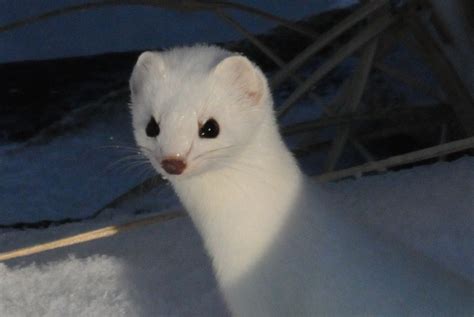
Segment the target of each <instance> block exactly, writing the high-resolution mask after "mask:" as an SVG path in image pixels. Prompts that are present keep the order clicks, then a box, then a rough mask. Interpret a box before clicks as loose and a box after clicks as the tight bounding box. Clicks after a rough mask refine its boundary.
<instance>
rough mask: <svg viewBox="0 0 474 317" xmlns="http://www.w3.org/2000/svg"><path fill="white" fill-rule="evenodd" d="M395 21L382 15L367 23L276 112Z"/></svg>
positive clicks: (289, 104)
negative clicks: (369, 23) (367, 24)
mask: <svg viewBox="0 0 474 317" xmlns="http://www.w3.org/2000/svg"><path fill="white" fill-rule="evenodd" d="M395 21H396V18H395V17H394V16H384V17H381V18H378V19H377V20H376V21H375V22H374V23H373V24H371V25H369V26H368V27H367V28H366V29H364V30H363V31H362V32H360V34H358V35H357V36H356V37H354V38H353V39H352V40H350V41H349V42H348V43H347V44H345V45H344V46H343V47H341V48H340V49H339V50H338V51H337V52H336V53H335V54H334V55H333V56H332V57H331V58H330V59H328V60H327V61H326V62H325V63H324V64H323V65H321V66H320V67H319V68H318V69H317V70H316V71H314V72H313V73H312V74H311V75H310V76H309V77H308V78H307V79H306V81H305V82H304V83H303V84H302V85H300V86H298V87H297V88H296V89H295V91H294V92H293V93H292V94H291V95H290V96H289V97H288V98H287V99H286V100H285V101H284V102H283V104H282V105H281V106H280V107H278V109H277V113H278V114H279V115H281V113H284V112H286V111H288V109H289V108H290V107H291V105H292V104H293V103H295V102H297V101H298V100H300V98H302V97H303V96H304V95H305V94H306V92H307V91H308V90H309V89H311V87H313V86H314V85H315V84H316V83H317V82H318V81H319V80H320V79H321V78H323V77H324V76H325V75H326V74H328V73H329V72H330V71H331V70H333V69H334V68H335V67H336V66H337V65H339V64H340V63H341V62H342V61H343V60H344V59H346V58H347V57H349V56H350V55H351V54H353V53H354V52H355V51H356V50H357V49H359V48H360V47H361V46H362V45H364V44H365V43H367V42H368V41H370V40H371V39H372V38H374V37H375V36H377V35H378V34H379V33H381V32H383V31H384V30H385V29H386V28H387V27H388V26H390V25H391V24H392V23H394V22H395Z"/></svg>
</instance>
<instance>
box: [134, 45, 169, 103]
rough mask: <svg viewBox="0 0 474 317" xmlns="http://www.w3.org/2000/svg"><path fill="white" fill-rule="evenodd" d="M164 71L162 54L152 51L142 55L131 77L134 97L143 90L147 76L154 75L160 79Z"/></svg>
mask: <svg viewBox="0 0 474 317" xmlns="http://www.w3.org/2000/svg"><path fill="white" fill-rule="evenodd" d="M163 71H164V67H163V59H162V58H161V54H160V53H158V52H151V51H147V52H143V53H141V54H140V56H139V57H138V60H137V62H136V64H135V67H134V68H133V72H132V76H131V77H130V91H131V92H132V95H136V94H137V93H138V91H139V90H140V89H141V87H142V85H143V82H144V79H145V75H147V74H152V75H153V76H154V77H159V76H161V75H162V74H163Z"/></svg>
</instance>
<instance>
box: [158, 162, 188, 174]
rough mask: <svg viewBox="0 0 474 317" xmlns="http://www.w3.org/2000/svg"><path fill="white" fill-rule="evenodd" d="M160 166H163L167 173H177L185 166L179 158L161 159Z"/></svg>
mask: <svg viewBox="0 0 474 317" xmlns="http://www.w3.org/2000/svg"><path fill="white" fill-rule="evenodd" d="M161 167H163V169H164V170H165V171H166V172H167V173H168V174H172V175H179V174H181V173H182V172H183V171H184V169H185V168H186V163H185V162H184V161H183V160H180V159H164V160H163V161H161Z"/></svg>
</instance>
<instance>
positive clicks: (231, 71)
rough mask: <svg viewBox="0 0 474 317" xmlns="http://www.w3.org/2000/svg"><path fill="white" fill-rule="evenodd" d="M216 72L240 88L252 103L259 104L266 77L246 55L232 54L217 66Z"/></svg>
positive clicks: (220, 78)
mask: <svg viewBox="0 0 474 317" xmlns="http://www.w3.org/2000/svg"><path fill="white" fill-rule="evenodd" d="M214 74H215V75H216V76H217V77H218V79H219V80H223V81H226V82H227V83H229V85H231V87H235V88H236V89H238V90H240V92H241V93H242V94H243V95H244V97H245V98H247V99H248V100H249V101H250V102H251V103H252V104H258V103H259V102H260V101H261V99H262V96H263V94H264V89H265V82H264V81H265V79H264V77H263V75H262V73H261V72H260V70H259V69H258V68H257V67H256V66H255V65H253V64H252V62H250V61H249V60H248V59H247V58H246V57H244V56H239V55H235V56H230V57H227V58H226V59H224V60H222V61H221V62H220V63H219V64H217V66H216V67H215V70H214Z"/></svg>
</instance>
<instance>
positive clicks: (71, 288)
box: [0, 157, 474, 316]
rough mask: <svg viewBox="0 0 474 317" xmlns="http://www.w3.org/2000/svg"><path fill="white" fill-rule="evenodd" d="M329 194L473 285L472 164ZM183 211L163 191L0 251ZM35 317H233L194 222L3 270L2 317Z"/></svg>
mask: <svg viewBox="0 0 474 317" xmlns="http://www.w3.org/2000/svg"><path fill="white" fill-rule="evenodd" d="M324 188H325V190H326V191H328V192H329V193H330V194H331V195H333V198H334V200H333V201H334V202H335V203H337V204H338V205H339V208H343V209H344V210H345V211H346V212H348V213H349V212H350V213H353V214H355V215H358V216H359V217H360V219H362V220H363V222H366V223H369V224H370V225H373V226H375V227H376V228H377V229H378V230H379V231H380V232H383V233H384V234H385V235H388V236H389V237H394V238H396V239H398V240H400V241H402V242H403V243H405V244H406V245H408V246H410V247H412V248H414V249H416V250H418V251H420V252H421V253H423V254H425V255H428V256H429V257H431V258H432V259H434V260H435V261H437V262H438V263H441V264H442V265H443V266H444V267H445V268H447V269H448V270H451V271H452V272H454V273H456V274H459V275H462V276H464V278H466V279H468V280H471V281H473V282H474V254H473V253H472V250H473V249H474V229H473V226H472V225H473V223H474V221H473V220H474V219H473V215H474V212H473V211H474V210H473V208H474V207H473V206H474V158H471V157H465V158H462V159H459V160H457V161H454V162H449V163H446V162H444V163H437V164H434V165H430V166H421V167H416V168H412V169H407V170H403V171H399V172H390V173H387V174H384V175H379V176H370V177H364V178H361V179H358V180H346V181H340V182H336V183H331V184H326V185H324ZM161 201H163V203H162V202H161ZM176 208H180V207H179V205H178V203H177V201H176V199H175V198H174V197H173V194H172V191H171V189H170V188H169V186H164V187H162V188H157V189H155V190H154V191H152V192H150V193H148V194H147V195H145V197H135V198H133V199H131V200H129V201H127V202H125V203H123V204H121V205H119V206H117V207H116V210H109V212H106V213H105V214H103V215H101V216H100V217H99V219H95V220H91V221H85V222H82V223H77V224H68V225H63V226H58V227H52V228H49V229H47V230H27V231H3V232H1V231H0V246H1V249H0V250H2V251H3V250H12V249H15V248H18V247H22V246H28V245H33V244H36V243H39V242H44V241H50V240H54V239H57V238H61V237H64V236H68V235H72V234H76V233H80V232H84V231H87V230H93V229H96V228H99V227H103V226H106V225H110V224H117V223H123V222H126V221H129V220H132V219H137V218H140V217H144V216H146V214H145V215H143V214H139V215H135V214H136V212H137V211H143V210H148V211H150V209H151V210H152V211H154V212H159V211H162V210H170V209H176ZM395 278H396V277H395ZM31 315H38V316H65V315H67V316H99V315H100V316H104V315H106V316H190V315H192V316H223V315H227V311H226V309H225V305H224V304H223V301H222V298H221V296H220V294H219V292H218V290H217V287H216V281H215V279H214V277H213V275H212V271H211V267H210V262H209V259H208V258H207V256H206V254H205V252H204V250H203V246H202V242H201V239H200V237H199V236H198V234H197V232H196V231H195V229H194V227H193V225H192V223H191V221H190V219H189V218H178V219H175V220H170V221H167V222H164V223H160V224H156V225H149V226H146V227H142V228H140V229H138V230H133V231H128V232H126V233H123V234H120V235H116V236H114V237H111V238H106V239H102V240H98V241H93V242H89V243H85V244H82V245H78V246H73V247H68V248H64V249H57V250H53V251H48V252H45V253H42V254H38V255H33V256H29V257H25V258H20V259H15V260H11V261H7V262H6V263H3V264H0V316H31Z"/></svg>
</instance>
